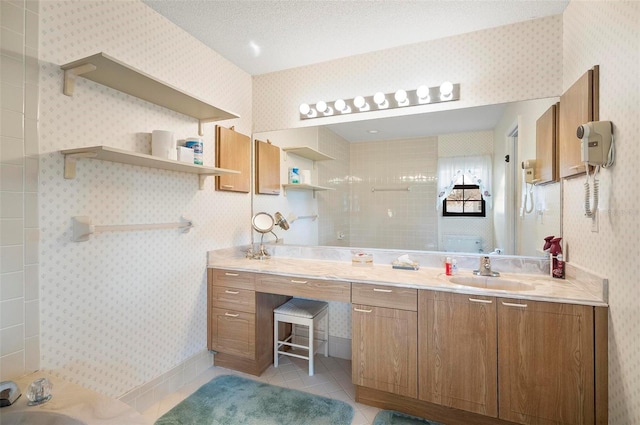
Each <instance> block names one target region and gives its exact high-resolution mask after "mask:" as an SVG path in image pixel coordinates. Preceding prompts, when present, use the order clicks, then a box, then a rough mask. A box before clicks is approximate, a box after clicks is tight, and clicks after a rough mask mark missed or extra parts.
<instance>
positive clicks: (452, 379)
mask: <svg viewBox="0 0 640 425" xmlns="http://www.w3.org/2000/svg"><path fill="white" fill-rule="evenodd" d="M418 311H419V316H418V335H419V336H418V358H419V363H418V371H419V379H418V386H419V388H420V391H419V398H420V400H424V401H428V402H431V403H435V404H439V405H443V406H447V407H453V408H456V409H462V410H466V411H470V412H475V413H480V414H482V415H486V416H492V417H497V416H498V391H497V373H498V372H497V365H498V360H497V339H496V336H497V335H496V300H495V298H493V297H484V296H476V295H466V294H454V293H449V292H435V291H427V290H420V291H419V292H418Z"/></svg>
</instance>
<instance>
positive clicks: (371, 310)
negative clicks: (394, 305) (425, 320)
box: [351, 304, 418, 398]
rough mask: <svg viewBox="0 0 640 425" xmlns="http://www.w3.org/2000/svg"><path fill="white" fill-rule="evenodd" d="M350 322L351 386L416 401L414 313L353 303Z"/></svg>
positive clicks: (415, 317)
mask: <svg viewBox="0 0 640 425" xmlns="http://www.w3.org/2000/svg"><path fill="white" fill-rule="evenodd" d="M351 320H352V328H353V336H352V338H353V339H352V342H351V344H352V346H351V350H352V353H351V360H352V364H351V367H352V380H353V383H354V384H356V385H360V386H364V387H369V388H374V389H378V390H381V391H386V392H390V393H395V394H400V395H403V396H407V397H412V398H416V397H417V396H418V394H417V393H418V388H417V387H418V385H417V375H418V373H417V358H416V357H417V336H418V335H417V332H418V330H417V313H416V312H415V311H405V310H397V309H391V308H380V307H373V306H366V305H362V304H354V305H353V306H352V316H351Z"/></svg>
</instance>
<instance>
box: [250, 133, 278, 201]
mask: <svg viewBox="0 0 640 425" xmlns="http://www.w3.org/2000/svg"><path fill="white" fill-rule="evenodd" d="M255 152H256V193H257V194H261V195H279V194H280V148H279V147H277V146H275V145H272V144H271V142H269V141H267V142H262V141H260V140H256V141H255Z"/></svg>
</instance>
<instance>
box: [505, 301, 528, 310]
mask: <svg viewBox="0 0 640 425" xmlns="http://www.w3.org/2000/svg"><path fill="white" fill-rule="evenodd" d="M502 305H504V306H507V307H520V308H527V305H526V304H516V303H506V302H504V301H502Z"/></svg>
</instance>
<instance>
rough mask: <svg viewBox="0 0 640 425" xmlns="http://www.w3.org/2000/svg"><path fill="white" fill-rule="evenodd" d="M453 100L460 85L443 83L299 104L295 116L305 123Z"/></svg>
mask: <svg viewBox="0 0 640 425" xmlns="http://www.w3.org/2000/svg"><path fill="white" fill-rule="evenodd" d="M454 100H460V84H452V83H450V82H448V81H447V82H444V83H442V84H441V85H439V86H437V87H427V86H420V87H418V88H417V89H415V90H409V91H405V90H402V89H400V90H398V91H396V92H395V93H382V92H378V93H376V94H374V95H373V96H356V97H354V98H353V99H337V100H335V101H333V102H325V101H324V100H320V101H318V103H316V104H315V105H309V104H308V103H303V104H301V105H300V108H299V112H300V119H301V120H308V119H312V118H322V117H330V116H339V115H346V114H355V113H359V112H370V111H382V110H385V109H395V108H405V107H408V106H418V105H426V104H430V103H440V102H451V101H454Z"/></svg>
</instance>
